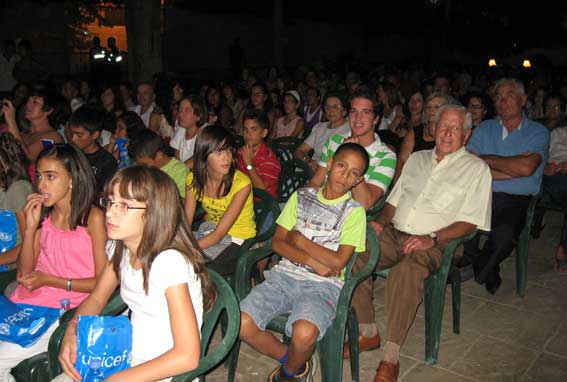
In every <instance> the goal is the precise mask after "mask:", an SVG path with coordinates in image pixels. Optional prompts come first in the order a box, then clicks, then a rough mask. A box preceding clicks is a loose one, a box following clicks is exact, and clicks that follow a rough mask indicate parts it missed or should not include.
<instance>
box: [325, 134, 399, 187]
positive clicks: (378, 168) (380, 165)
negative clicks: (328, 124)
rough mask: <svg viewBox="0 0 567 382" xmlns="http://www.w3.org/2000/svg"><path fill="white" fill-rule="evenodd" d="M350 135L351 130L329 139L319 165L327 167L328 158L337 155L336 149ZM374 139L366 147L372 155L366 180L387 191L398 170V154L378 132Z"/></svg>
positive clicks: (365, 175)
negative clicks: (383, 141) (385, 142)
mask: <svg viewBox="0 0 567 382" xmlns="http://www.w3.org/2000/svg"><path fill="white" fill-rule="evenodd" d="M348 136H350V132H348V133H346V134H335V135H333V136H332V137H331V138H329V139H328V140H327V142H326V143H325V148H324V149H323V153H322V154H321V159H320V160H319V166H321V167H327V159H329V158H332V157H333V156H334V155H335V151H337V149H338V148H339V146H340V145H341V144H342V143H343V141H344V140H345V139H346V138H347V137H348ZM374 139H375V140H374V142H372V144H371V145H370V146H367V147H365V149H366V152H368V156H369V157H370V166H368V170H367V171H366V174H364V180H365V181H366V183H368V184H372V185H374V186H377V187H380V188H381V189H382V190H384V193H386V191H388V187H389V186H390V184H391V183H392V178H393V177H394V173H395V172H396V154H394V153H393V152H392V150H390V149H389V148H388V146H386V145H385V144H384V143H382V141H381V140H380V138H379V137H378V135H377V134H374Z"/></svg>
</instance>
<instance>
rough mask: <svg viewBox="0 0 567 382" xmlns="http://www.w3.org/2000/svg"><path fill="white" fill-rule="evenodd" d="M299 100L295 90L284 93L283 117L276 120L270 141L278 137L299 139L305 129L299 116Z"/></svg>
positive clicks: (303, 122)
mask: <svg viewBox="0 0 567 382" xmlns="http://www.w3.org/2000/svg"><path fill="white" fill-rule="evenodd" d="M300 104H301V98H300V97H299V93H298V92H297V91H296V90H288V91H287V92H285V95H284V101H283V107H284V115H283V117H280V118H278V120H277V121H276V123H275V126H274V128H273V130H272V134H271V137H270V138H271V139H275V138H279V137H299V136H300V135H301V133H302V132H303V129H304V127H305V121H304V120H303V118H302V117H301V116H300V115H299V105H300Z"/></svg>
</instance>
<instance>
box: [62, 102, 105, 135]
mask: <svg viewBox="0 0 567 382" xmlns="http://www.w3.org/2000/svg"><path fill="white" fill-rule="evenodd" d="M103 119H104V114H103V113H102V111H100V110H99V109H97V108H94V107H90V106H81V107H80V108H78V109H77V110H76V111H75V112H74V113H73V114H71V117H70V118H69V126H71V127H82V128H83V129H85V130H87V131H88V132H89V133H90V134H94V133H96V132H97V131H98V132H101V131H102V121H103Z"/></svg>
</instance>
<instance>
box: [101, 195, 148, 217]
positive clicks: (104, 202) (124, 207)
mask: <svg viewBox="0 0 567 382" xmlns="http://www.w3.org/2000/svg"><path fill="white" fill-rule="evenodd" d="M99 203H100V205H101V206H102V207H103V208H104V209H106V210H109V209H111V208H112V206H115V207H116V209H117V210H118V212H120V213H123V214H124V213H126V212H128V211H130V210H147V209H148V207H132V206H129V205H128V204H126V203H124V202H115V201H113V200H110V199H107V198H100V199H99Z"/></svg>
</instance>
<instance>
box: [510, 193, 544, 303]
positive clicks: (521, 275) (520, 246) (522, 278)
mask: <svg viewBox="0 0 567 382" xmlns="http://www.w3.org/2000/svg"><path fill="white" fill-rule="evenodd" d="M540 198H541V194H538V195H534V196H533V197H532V199H531V200H530V204H529V205H528V211H527V214H526V222H525V224H524V228H523V229H522V232H520V236H519V238H518V243H517V248H516V293H517V294H518V296H520V297H522V298H523V297H524V296H525V295H526V286H527V284H528V252H529V245H530V233H531V229H532V224H533V221H534V214H535V209H536V206H537V204H538V202H539V199H540Z"/></svg>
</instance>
